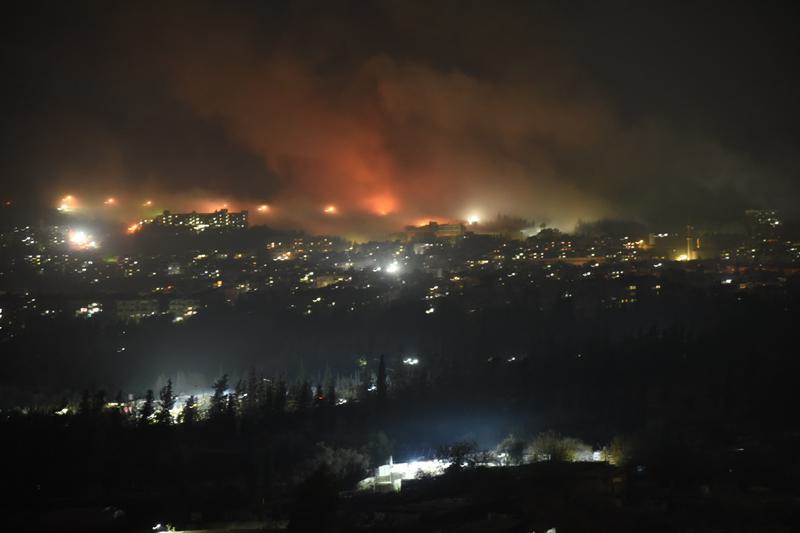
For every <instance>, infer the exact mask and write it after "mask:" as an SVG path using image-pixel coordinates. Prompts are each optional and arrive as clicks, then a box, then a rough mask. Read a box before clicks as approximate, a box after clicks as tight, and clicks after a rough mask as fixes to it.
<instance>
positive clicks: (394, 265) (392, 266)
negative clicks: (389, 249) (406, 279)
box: [386, 261, 400, 274]
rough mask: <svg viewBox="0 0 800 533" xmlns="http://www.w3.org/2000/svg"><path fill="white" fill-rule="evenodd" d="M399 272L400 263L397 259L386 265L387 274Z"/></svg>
mask: <svg viewBox="0 0 800 533" xmlns="http://www.w3.org/2000/svg"><path fill="white" fill-rule="evenodd" d="M399 272H400V264H399V263H398V262H397V261H393V262H391V263H389V264H388V265H387V266H386V273H387V274H397V273H399Z"/></svg>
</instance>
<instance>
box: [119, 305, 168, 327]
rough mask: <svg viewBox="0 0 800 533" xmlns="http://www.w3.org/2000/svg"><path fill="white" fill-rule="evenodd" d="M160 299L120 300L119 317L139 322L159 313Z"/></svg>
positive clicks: (122, 319) (126, 320)
mask: <svg viewBox="0 0 800 533" xmlns="http://www.w3.org/2000/svg"><path fill="white" fill-rule="evenodd" d="M159 310H160V308H159V305H158V300H152V299H141V300H118V301H117V319H118V320H121V321H123V322H138V321H140V320H141V319H143V318H147V317H151V316H155V315H157V314H158V313H159Z"/></svg>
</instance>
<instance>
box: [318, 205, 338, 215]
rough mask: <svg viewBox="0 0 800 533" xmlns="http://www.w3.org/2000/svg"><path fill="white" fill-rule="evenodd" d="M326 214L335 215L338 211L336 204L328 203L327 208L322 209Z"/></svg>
mask: <svg viewBox="0 0 800 533" xmlns="http://www.w3.org/2000/svg"><path fill="white" fill-rule="evenodd" d="M322 211H323V212H324V213H325V214H326V215H335V214H336V212H337V211H338V210H337V209H336V206H335V205H328V206H325V209H323V210H322Z"/></svg>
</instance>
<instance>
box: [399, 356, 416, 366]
mask: <svg viewBox="0 0 800 533" xmlns="http://www.w3.org/2000/svg"><path fill="white" fill-rule="evenodd" d="M403 364H404V365H409V366H414V365H418V364H419V359H417V358H416V357H406V358H405V359H403Z"/></svg>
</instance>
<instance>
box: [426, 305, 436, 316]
mask: <svg viewBox="0 0 800 533" xmlns="http://www.w3.org/2000/svg"><path fill="white" fill-rule="evenodd" d="M434 311H436V309H434V308H433V307H429V308H427V309H426V310H425V314H426V315H431V314H433V312H434Z"/></svg>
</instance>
